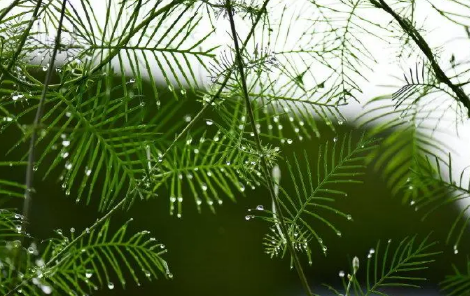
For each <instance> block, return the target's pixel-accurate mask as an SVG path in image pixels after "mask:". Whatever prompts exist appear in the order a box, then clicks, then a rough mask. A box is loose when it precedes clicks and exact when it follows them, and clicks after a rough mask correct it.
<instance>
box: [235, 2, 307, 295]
mask: <svg viewBox="0 0 470 296" xmlns="http://www.w3.org/2000/svg"><path fill="white" fill-rule="evenodd" d="M226 5H227V7H226V9H227V13H228V16H229V21H230V28H231V30H232V38H233V42H234V46H235V54H236V58H235V60H236V64H237V66H238V72H239V74H240V80H241V83H242V91H243V96H244V97H245V105H246V108H247V110H248V115H249V117H250V123H251V127H252V129H253V133H254V138H255V141H256V145H257V148H258V152H259V153H260V155H261V163H262V168H263V170H264V175H265V176H266V181H267V183H268V189H269V193H270V195H271V199H272V201H273V202H274V204H275V207H276V209H277V213H278V215H279V225H280V226H281V230H282V233H283V236H284V237H285V239H286V244H287V248H288V249H289V252H290V253H291V255H292V258H293V259H294V265H295V269H296V270H297V273H298V274H299V278H300V281H301V283H302V286H303V288H304V290H305V292H306V293H307V295H309V296H313V293H312V291H311V290H310V286H309V284H308V281H307V278H306V276H305V274H304V271H303V269H302V265H301V264H300V260H299V257H298V256H297V253H296V252H295V250H294V246H293V243H292V241H291V239H290V237H289V233H288V231H287V226H286V222H285V218H284V214H283V213H282V210H281V205H280V202H279V199H278V198H276V195H275V190H274V184H273V180H272V178H271V177H270V175H271V174H270V173H269V166H268V162H267V161H266V157H265V155H264V153H263V147H262V146H261V139H260V137H259V133H258V130H257V129H256V121H255V116H254V114H253V108H252V107H251V101H250V96H249V94H248V86H247V84H246V77H245V70H244V65H243V61H242V55H241V51H240V46H239V44H238V38H237V31H236V29H235V21H234V19H233V11H232V5H231V3H230V0H227V2H226Z"/></svg>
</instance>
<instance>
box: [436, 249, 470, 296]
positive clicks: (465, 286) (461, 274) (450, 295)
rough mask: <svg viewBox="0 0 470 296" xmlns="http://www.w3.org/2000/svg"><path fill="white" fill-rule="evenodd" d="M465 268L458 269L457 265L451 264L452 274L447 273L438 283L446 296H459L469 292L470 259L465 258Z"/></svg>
mask: <svg viewBox="0 0 470 296" xmlns="http://www.w3.org/2000/svg"><path fill="white" fill-rule="evenodd" d="M466 261H467V262H466V269H465V270H463V271H460V269H459V268H457V266H455V265H454V264H453V265H452V269H453V270H454V274H452V275H447V276H446V278H445V280H443V281H442V282H441V283H440V286H441V289H442V290H444V291H445V294H446V295H447V296H457V295H458V296H460V295H469V294H470V260H469V259H468V258H467V260H466Z"/></svg>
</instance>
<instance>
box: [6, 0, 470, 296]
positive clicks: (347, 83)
mask: <svg viewBox="0 0 470 296" xmlns="http://www.w3.org/2000/svg"><path fill="white" fill-rule="evenodd" d="M95 2H96V3H95ZM388 2H390V3H388ZM435 2H436V1H434V0H428V1H427V3H428V4H429V5H430V7H431V8H432V9H434V10H435V11H436V12H437V13H438V14H439V15H440V16H441V17H443V18H445V19H447V20H449V21H451V22H453V23H455V24H457V25H459V26H463V27H464V29H465V30H466V31H467V33H468V26H469V24H468V17H466V16H465V13H456V12H455V11H452V10H443V9H441V8H440V6H439V5H438V4H436V3H435ZM449 2H452V3H453V5H454V8H456V9H460V10H462V11H467V10H468V9H469V6H468V5H467V4H465V3H463V2H462V1H460V0H452V1H449ZM5 3H6V2H5V1H3V2H2V3H0V7H1V8H0V133H2V134H1V135H0V141H1V143H2V144H3V139H4V138H6V137H7V135H8V136H10V135H15V137H17V138H15V141H16V144H15V145H14V146H13V147H7V148H6V149H5V151H6V152H7V154H8V155H9V157H11V159H13V160H12V161H7V160H3V159H2V160H0V169H1V170H2V173H3V172H4V171H7V169H8V168H9V167H11V169H12V170H13V169H15V168H24V169H25V183H24V184H23V183H19V182H18V181H17V180H14V179H13V178H11V179H9V176H6V175H5V176H4V175H3V174H2V176H1V178H0V196H1V199H0V206H1V207H2V208H1V209H0V242H1V243H2V244H1V245H0V251H1V253H0V293H1V294H2V295H16V294H18V293H22V294H23V295H42V294H43V293H45V294H51V293H54V294H57V295H62V294H74V293H75V294H91V293H93V292H94V291H95V290H97V289H100V288H106V287H107V288H108V289H114V282H116V283H119V284H120V285H121V286H122V287H124V286H125V285H126V279H131V280H132V282H134V283H135V284H137V285H140V283H141V281H142V279H145V278H148V279H156V278H157V277H159V275H160V274H163V275H164V276H163V277H166V278H171V277H172V274H171V273H170V271H169V268H168V265H167V263H166V261H165V260H164V259H163V258H162V255H163V254H164V253H165V252H166V250H165V248H164V246H163V245H162V244H160V243H157V242H156V239H155V238H153V237H150V236H149V235H148V234H149V233H148V232H147V231H143V232H137V233H135V234H129V233H128V230H127V227H128V223H124V224H123V225H117V227H116V230H113V228H112V227H111V226H110V222H109V221H110V218H111V217H112V216H113V215H114V214H115V213H116V212H117V211H118V210H127V209H129V208H130V206H131V205H133V203H134V202H136V201H139V200H146V199H150V198H155V197H156V196H159V195H160V196H165V197H166V198H168V199H169V201H170V214H174V213H176V216H177V217H179V218H180V217H182V214H183V211H182V209H183V202H184V203H185V204H187V203H188V200H191V199H194V203H195V205H196V208H197V209H198V211H200V212H202V210H201V209H202V206H203V205H204V206H205V205H207V206H208V207H209V208H210V210H211V211H212V212H215V205H222V204H223V203H224V201H225V200H227V199H229V200H231V201H236V200H237V196H239V195H243V194H244V192H245V190H246V188H251V189H256V187H265V188H266V189H268V192H269V194H270V197H271V207H268V206H266V207H264V206H261V205H260V206H258V207H257V208H256V211H253V212H250V213H249V214H248V215H247V216H246V217H245V218H246V219H247V220H250V219H252V218H253V217H255V216H257V217H259V218H261V219H264V220H266V221H267V222H269V223H270V231H271V232H270V233H269V234H267V235H266V237H265V238H264V243H263V244H264V246H265V248H266V253H267V254H268V255H270V256H271V257H275V256H276V257H277V256H279V257H285V256H289V258H290V263H291V267H295V269H296V270H297V272H298V275H299V278H300V280H301V283H302V285H303V287H304V289H305V292H306V293H307V295H313V293H312V292H311V291H310V288H309V284H308V281H307V278H306V276H305V274H304V272H303V269H302V265H301V263H300V260H299V258H298V253H305V255H306V257H307V258H308V260H309V262H310V264H312V257H313V256H314V254H315V253H316V251H314V249H312V246H311V245H312V241H313V243H315V242H317V243H318V246H319V250H318V251H320V253H321V252H323V253H324V254H325V255H326V252H327V246H326V243H324V242H323V238H322V234H321V233H319V231H318V228H317V223H319V224H324V225H326V227H327V228H328V229H329V230H331V231H333V233H334V234H336V235H338V236H341V231H340V230H339V229H338V227H337V226H336V225H337V223H336V221H337V219H345V220H352V217H351V216H350V215H349V214H348V213H347V209H346V210H343V209H342V210H338V209H337V207H336V206H335V201H336V199H337V198H343V197H344V196H346V195H347V193H346V189H345V187H344V186H348V185H350V184H360V183H361V182H362V181H361V179H360V177H361V176H362V175H363V174H364V168H365V166H366V164H367V163H369V164H371V165H372V166H373V167H374V168H375V170H376V171H380V172H381V173H382V174H383V176H384V178H385V179H386V180H387V184H388V186H389V188H390V190H391V191H392V193H393V194H394V195H399V194H403V196H404V197H403V201H404V202H406V203H411V204H413V205H416V206H417V207H419V208H420V209H421V208H430V210H429V211H428V214H429V213H431V212H433V211H435V210H437V209H439V208H440V207H441V206H442V205H445V204H449V203H454V202H456V201H459V200H461V199H464V198H467V197H468V196H469V192H470V191H469V188H468V186H466V183H467V182H468V176H466V175H465V170H464V171H463V172H462V174H461V175H460V179H459V181H458V182H456V181H454V178H453V176H452V173H453V172H452V162H451V160H450V157H449V160H447V155H448V153H449V151H451V149H450V147H448V146H447V145H446V143H444V142H442V141H437V140H436V137H435V135H436V134H437V133H440V132H446V126H443V124H445V122H444V117H445V116H446V115H447V114H448V113H452V114H453V115H454V116H455V117H453V119H452V120H451V124H452V125H454V124H455V126H456V127H458V125H459V123H461V122H463V121H464V120H466V119H467V115H468V114H470V99H469V97H468V95H467V92H468V90H467V89H466V86H467V85H468V81H466V80H465V77H466V74H467V73H470V70H469V69H468V62H467V61H461V60H457V61H456V59H455V57H454V56H453V55H452V58H451V60H450V63H451V68H452V69H451V70H452V71H448V70H447V69H445V68H443V67H441V65H440V63H441V62H442V61H441V59H440V56H439V55H438V53H437V52H436V50H435V49H433V48H431V47H430V46H429V44H428V43H427V42H426V40H425V38H424V37H423V36H424V33H423V32H424V28H425V26H422V25H421V24H420V23H419V19H417V18H416V11H417V10H418V8H419V7H420V6H419V3H418V1H408V2H406V1H396V0H395V1H393V0H389V1H385V0H370V1H363V0H350V1H343V0H340V1H339V0H338V1H337V0H333V1H331V0H318V1H306V0H297V1H296V2H295V4H294V5H293V4H292V3H291V2H285V1H281V0H272V1H270V0H264V1H257V0H249V1H248V0H236V1H235V0H234V1H230V0H223V1H218V0H217V1H209V0H164V1H160V0H119V1H114V0H104V1H93V2H92V1H91V0H83V1H67V0H51V1H30V0H10V1H9V3H6V4H5ZM371 12H372V13H371ZM371 15H374V17H371ZM375 16H378V18H376V17H375ZM228 28H229V29H228ZM299 28H300V29H299ZM227 32H229V33H228V35H229V37H230V39H229V41H228V43H227V44H224V40H223V38H222V36H226V35H227ZM468 35H469V36H470V33H468ZM371 40H373V41H371ZM379 41H385V42H384V44H385V45H387V46H389V45H390V44H392V42H398V43H399V50H398V52H397V53H396V58H398V59H399V61H400V62H401V61H402V60H403V59H405V58H416V59H417V60H418V61H419V62H416V61H414V64H413V67H411V68H410V70H409V74H408V72H407V71H406V74H405V75H404V81H401V82H400V86H399V87H398V88H397V89H398V90H396V91H395V92H394V93H393V94H392V95H390V96H379V97H376V98H375V99H372V100H371V101H370V102H369V103H368V104H366V107H367V108H369V109H368V110H367V111H366V112H365V113H364V114H363V115H362V116H360V118H359V119H360V120H363V121H362V125H361V126H360V128H363V129H364V128H369V125H373V127H372V128H371V129H370V131H369V132H367V133H366V136H365V135H364V134H361V135H360V136H358V137H355V136H354V135H355V133H350V134H346V135H338V133H339V130H340V129H339V128H338V127H337V125H338V126H340V125H343V124H344V122H345V121H346V118H345V116H343V114H342V110H341V107H342V106H344V105H347V104H348V102H350V101H351V100H353V101H357V102H359V100H358V98H359V95H360V94H361V93H362V90H363V88H364V87H363V84H364V83H367V82H368V79H369V77H370V74H371V73H373V70H374V67H375V66H376V65H377V64H378V61H377V59H378V57H376V56H374V54H373V51H372V50H371V48H369V44H372V43H373V42H379ZM199 75H208V76H209V77H210V82H206V81H203V79H201V77H199ZM114 76H116V77H117V80H115V78H114ZM146 84H148V89H147V87H146ZM202 84H203V85H202ZM188 106H190V107H189V108H192V109H191V110H190V114H188V113H187V112H188V109H187V107H188ZM194 106H196V108H195V107H194ZM465 109H466V110H465ZM465 111H467V112H465ZM210 112H212V113H210ZM467 113H468V114H467ZM209 114H211V115H209ZM209 117H211V118H209ZM199 121H205V125H204V124H203V125H202V126H203V127H202V126H197V123H198V122H199ZM323 126H326V127H327V129H326V130H327V131H326V132H323V131H322V132H320V131H321V130H322V127H323ZM328 132H333V133H335V136H334V138H333V140H332V142H331V141H330V142H326V143H325V144H324V145H322V146H321V147H320V148H319V150H318V153H317V155H316V157H315V158H313V157H312V153H311V151H310V148H309V149H308V150H307V151H304V155H303V156H302V157H298V156H297V155H296V154H294V156H293V157H290V156H288V154H285V153H284V152H285V151H287V150H289V147H293V146H290V145H292V144H293V143H294V142H297V141H303V140H312V139H321V138H323V137H325V135H327V134H328ZM356 138H357V139H356ZM379 138H381V139H382V140H381V141H380V142H379V140H378V139H379ZM312 142H313V141H312ZM317 142H318V141H317ZM321 142H323V140H321ZM278 143H280V144H281V145H282V146H281V148H279V146H276V145H278ZM307 145H310V142H309V143H308V144H307ZM2 148H4V147H2ZM312 149H313V148H312ZM312 159H313V161H312ZM280 162H285V163H286V164H287V167H288V172H289V174H288V175H289V181H290V183H289V184H291V185H293V187H294V190H293V192H291V190H289V189H287V188H288V186H287V184H283V185H284V186H281V184H280V171H279V168H278V166H277V165H278V164H279V163H280ZM310 163H312V164H310ZM443 167H445V168H446V170H442V168H443ZM271 171H272V172H273V173H272V175H271V174H270V172H271ZM445 171H447V174H448V178H447V177H446V176H445V175H444V173H445ZM38 177H42V180H41V178H38ZM34 179H36V182H37V180H39V181H44V180H50V179H59V181H60V182H59V183H60V185H59V186H60V187H62V188H63V189H64V192H65V195H66V196H73V199H74V200H75V201H76V202H77V203H80V202H81V203H84V204H85V205H87V206H90V207H91V208H93V207H94V206H96V207H97V210H98V211H99V212H102V213H103V216H102V217H101V218H99V219H98V220H97V221H96V222H94V223H92V224H91V225H89V227H88V228H86V229H85V230H84V231H83V232H80V233H79V234H78V232H77V233H76V232H75V229H71V230H70V235H69V236H67V235H65V233H64V232H63V231H61V230H57V231H56V232H57V235H56V236H54V237H52V238H50V239H47V240H45V241H44V242H42V243H39V241H40V240H39V239H38V238H35V234H34V233H33V234H31V235H30V234H29V231H28V229H29V223H39V222H38V221H34V220H32V218H31V217H32V216H31V215H30V204H31V199H35V198H36V195H40V194H41V192H36V190H35V188H34V185H35V183H34V182H33V180H34ZM21 202H23V205H21ZM21 208H23V211H22V212H23V213H24V215H25V216H24V217H23V216H22V215H19V214H17V213H19V212H21V211H20V209H21ZM468 208H469V206H467V207H465V208H463V209H462V212H461V214H460V215H459V216H458V217H457V219H456V221H455V223H454V224H453V226H452V227H451V229H450V231H449V236H448V239H447V241H448V242H449V241H450V240H451V239H452V238H453V237H455V236H456V237H457V238H456V244H455V250H457V246H458V245H459V242H460V240H461V237H462V236H463V234H464V230H465V229H466V227H467V224H468V220H469V218H468V215H467V210H468ZM428 214H426V215H428ZM111 233H113V234H111ZM36 244H37V245H36ZM390 246H391V244H390V242H389V243H388V244H387V245H386V247H385V251H384V253H383V255H382V253H379V249H380V250H381V249H382V248H383V246H381V245H380V243H378V244H377V247H376V248H375V250H374V252H371V253H370V254H369V258H368V259H367V264H366V266H367V268H366V278H365V281H366V284H365V288H366V292H365V293H364V292H363V288H361V287H363V286H364V285H363V284H362V283H361V282H360V280H359V277H360V273H358V268H359V266H358V259H355V260H354V261H353V265H352V273H351V275H350V277H349V278H347V279H344V282H343V283H344V288H345V294H346V295H348V296H349V295H351V294H350V293H351V291H352V289H354V293H355V294H356V295H370V294H379V295H387V294H386V292H384V290H383V288H384V287H389V286H400V287H416V286H417V284H416V282H419V281H421V280H423V278H421V277H420V276H416V275H414V274H408V272H416V271H421V270H423V269H425V268H427V265H428V263H430V262H432V261H433V260H434V259H432V258H434V257H433V256H434V255H436V254H437V252H434V251H430V248H431V247H433V246H434V243H429V242H428V238H426V239H424V240H423V241H422V242H421V243H417V242H416V239H415V238H414V237H412V238H407V239H404V240H403V241H401V242H400V243H399V245H398V246H397V248H396V249H395V251H392V248H391V247H390ZM379 255H380V256H379ZM466 285H467V284H466V280H465V276H464V275H462V274H460V273H459V272H458V270H456V276H454V277H449V278H448V279H447V280H446V281H445V282H444V284H443V288H444V289H445V290H448V291H450V292H449V293H450V295H457V294H459V293H460V292H462V293H463V292H464V291H466ZM331 289H332V290H334V289H333V288H332V287H331ZM334 291H336V290H334ZM336 293H337V294H338V295H340V294H339V293H338V292H336Z"/></svg>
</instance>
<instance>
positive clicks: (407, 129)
mask: <svg viewBox="0 0 470 296" xmlns="http://www.w3.org/2000/svg"><path fill="white" fill-rule="evenodd" d="M428 94H429V93H428V92H427V91H425V92H424V93H423V92H422V93H420V94H419V97H422V96H425V95H428ZM399 96H400V98H401V95H399ZM440 99H441V98H438V99H435V100H434V99H433V102H426V103H424V102H423V103H422V104H420V103H419V100H420V99H419V98H416V97H409V96H407V97H406V98H405V97H403V98H401V102H400V104H398V105H397V102H396V101H395V100H394V99H390V97H389V96H380V97H376V98H374V99H372V100H371V101H370V102H368V103H367V104H366V107H368V110H367V111H366V112H364V114H362V115H361V116H360V117H359V118H358V120H363V122H362V123H361V127H363V128H364V127H367V126H368V125H369V124H375V126H374V127H373V128H372V129H371V130H370V136H371V137H382V141H381V145H380V148H379V149H378V150H377V151H376V152H374V153H373V154H372V157H371V158H370V160H369V161H370V162H372V164H373V167H374V169H375V170H376V171H381V172H382V174H383V177H384V178H385V180H386V182H387V186H388V187H389V188H390V189H391V192H392V194H393V195H394V196H397V195H399V194H403V202H404V203H408V202H412V201H413V200H415V199H417V198H418V197H419V193H418V191H417V187H418V184H415V183H416V182H417V181H416V180H415V179H414V178H413V173H412V171H413V170H418V169H419V167H420V166H421V165H423V163H425V162H426V160H425V157H426V156H429V155H430V156H437V157H438V158H442V157H443V156H444V155H446V154H447V151H451V150H452V149H451V148H450V147H448V145H447V144H446V143H444V142H442V141H439V140H437V139H436V137H435V136H434V134H435V133H441V132H443V131H441V128H440V125H441V124H442V123H445V121H444V119H443V113H445V112H447V111H448V110H447V109H446V105H441V106H436V105H434V104H437V102H440V101H439V100H440ZM441 107H442V108H441ZM449 108H450V107H449ZM430 122H431V124H430Z"/></svg>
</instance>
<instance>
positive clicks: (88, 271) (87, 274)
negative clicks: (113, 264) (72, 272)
mask: <svg viewBox="0 0 470 296" xmlns="http://www.w3.org/2000/svg"><path fill="white" fill-rule="evenodd" d="M92 276H93V271H92V270H90V269H87V270H86V271H85V277H86V278H87V279H89V278H91V277H92Z"/></svg>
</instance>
